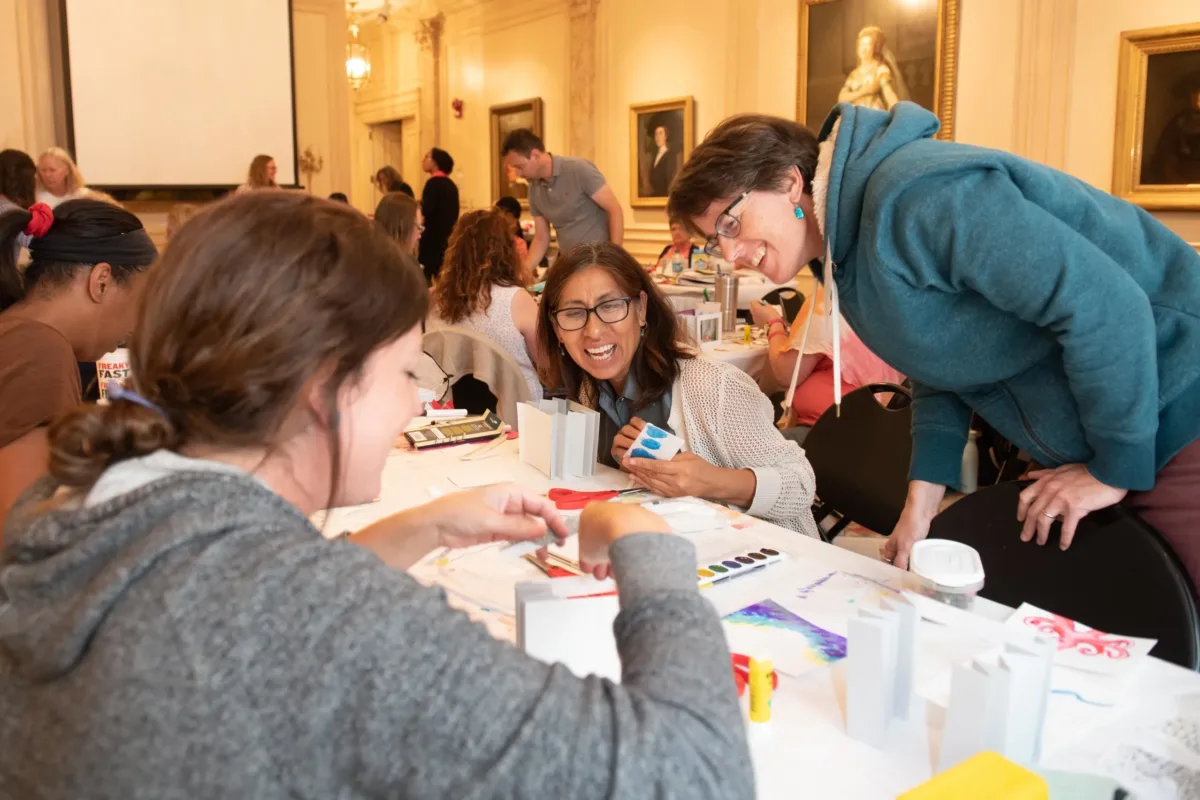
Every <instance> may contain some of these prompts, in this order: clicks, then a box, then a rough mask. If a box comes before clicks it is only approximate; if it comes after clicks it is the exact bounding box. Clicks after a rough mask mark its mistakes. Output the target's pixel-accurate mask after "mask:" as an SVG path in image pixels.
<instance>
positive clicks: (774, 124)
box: [667, 114, 817, 235]
mask: <svg viewBox="0 0 1200 800" xmlns="http://www.w3.org/2000/svg"><path fill="white" fill-rule="evenodd" d="M792 167H796V168H797V169H799V170H800V176H801V177H802V178H804V191H805V192H806V193H811V192H812V179H813V173H815V172H816V170H817V137H816V136H814V135H813V132H812V131H810V130H809V129H808V128H806V127H804V126H803V125H801V124H800V123H798V122H793V121H791V120H788V119H783V118H782V117H770V116H767V115H765V114H742V115H740V116H736V117H730V118H729V119H727V120H725V121H724V122H722V123H721V124H720V125H718V126H717V127H716V128H715V129H714V130H713V131H712V133H710V134H708V136H705V137H704V141H703V142H701V143H700V146H699V147H697V148H696V149H695V150H693V151H692V155H691V158H689V159H688V160H687V163H686V164H684V165H683V169H682V170H680V171H679V175H678V176H676V178H675V182H674V183H673V184H672V186H671V196H670V198H669V199H668V200H667V216H668V217H679V218H680V219H681V220H682V221H683V223H684V224H685V225H687V227H688V228H689V229H690V230H691V231H692V233H695V234H699V235H703V231H701V230H700V229H699V228H697V227H696V224H695V222H694V220H695V219H696V218H697V217H702V216H704V214H705V212H707V211H708V207H709V206H711V205H712V204H713V203H714V202H715V201H717V200H721V199H723V198H726V197H735V196H736V195H739V194H741V193H742V192H750V191H757V190H763V189H768V190H776V191H778V190H780V189H782V188H783V182H784V180H785V178H786V176H787V172H788V170H790V169H791V168H792Z"/></svg>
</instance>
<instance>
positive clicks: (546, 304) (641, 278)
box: [538, 242, 694, 411]
mask: <svg viewBox="0 0 1200 800" xmlns="http://www.w3.org/2000/svg"><path fill="white" fill-rule="evenodd" d="M589 267H599V268H600V269H602V270H604V271H605V272H607V273H608V274H610V275H612V277H613V280H615V281H616V282H617V286H619V287H620V289H621V291H622V292H623V293H624V294H625V295H627V296H629V297H638V295H639V293H641V292H645V293H646V335H645V336H643V337H642V340H641V343H640V344H639V346H638V349H637V353H636V354H634V357H633V363H632V364H631V365H630V367H629V369H630V371H631V372H632V374H633V376H634V379H635V380H636V381H637V385H638V387H639V389H640V390H641V396H640V397H638V399H637V402H636V403H635V404H634V410H635V411H636V410H640V409H642V408H645V407H646V406H648V405H650V404H651V403H653V402H654V401H655V400H658V398H660V397H662V396H663V395H664V394H666V393H667V392H668V391H670V390H671V386H672V385H673V384H674V383H675V378H676V377H677V376H678V375H679V362H680V361H682V360H685V359H689V358H692V357H693V356H694V354H693V353H692V352H691V351H690V350H689V349H687V348H686V347H685V346H684V345H683V344H682V343H681V337H680V331H679V318H678V317H677V316H676V315H675V309H674V308H673V307H672V306H671V304H670V303H669V302H668V301H667V299H666V298H665V297H664V296H663V294H662V292H660V291H659V290H658V287H657V286H656V285H655V284H654V281H652V280H651V279H650V275H649V273H648V272H647V271H646V270H645V268H643V267H642V265H641V264H639V263H638V262H637V259H635V258H634V257H633V256H631V255H629V253H627V252H626V251H625V249H624V248H622V247H620V246H618V245H615V244H610V243H608V242H603V243H598V244H581V245H577V246H575V247H573V248H571V249H570V250H568V251H567V252H566V253H563V254H561V255H560V256H559V257H558V258H557V259H556V260H555V262H554V266H552V267H551V268H550V271H549V272H548V273H546V289H545V291H544V292H543V293H542V301H541V303H540V304H539V305H538V345H539V349H540V350H541V352H543V353H546V354H547V355H546V358H545V363H543V364H542V365H541V367H542V370H541V373H542V374H541V378H542V382H543V383H545V384H546V386H549V387H552V388H561V389H565V390H566V392H567V396H568V397H570V398H571V399H572V400H579V399H580V398H581V397H583V396H585V395H586V396H588V397H594V396H595V394H596V389H597V386H596V379H595V378H593V377H592V376H591V375H589V374H588V373H587V372H584V370H583V369H582V368H581V367H580V366H579V365H578V364H576V363H575V361H574V360H573V359H572V358H571V356H570V355H568V354H567V352H566V349H565V348H563V347H561V346H560V345H561V344H562V342H561V341H560V340H559V338H558V328H557V327H556V326H555V324H554V318H553V316H552V315H553V313H554V312H555V311H557V310H558V304H559V301H560V300H561V299H562V293H563V288H564V287H565V286H566V285H567V281H569V280H570V279H571V278H572V277H573V276H575V275H576V274H578V273H579V272H582V271H583V270H585V269H587V268H589ZM631 313H632V312H631Z"/></svg>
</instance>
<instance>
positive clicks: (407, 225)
mask: <svg viewBox="0 0 1200 800" xmlns="http://www.w3.org/2000/svg"><path fill="white" fill-rule="evenodd" d="M375 224H376V225H378V226H379V227H380V229H381V230H383V232H384V233H386V234H387V235H388V236H391V237H392V238H393V239H395V240H396V241H397V242H399V243H400V249H401V250H403V251H404V252H406V253H408V254H409V255H411V256H412V257H413V258H416V256H417V245H418V244H419V243H420V241H421V232H422V231H424V230H425V217H424V216H423V215H422V214H421V206H420V204H419V203H418V202H417V201H416V200H414V199H413V198H412V195H408V194H405V193H404V192H389V193H387V194H385V195H384V196H383V199H382V200H380V201H379V205H377V206H375Z"/></svg>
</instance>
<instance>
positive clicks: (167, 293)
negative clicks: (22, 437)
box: [50, 192, 428, 493]
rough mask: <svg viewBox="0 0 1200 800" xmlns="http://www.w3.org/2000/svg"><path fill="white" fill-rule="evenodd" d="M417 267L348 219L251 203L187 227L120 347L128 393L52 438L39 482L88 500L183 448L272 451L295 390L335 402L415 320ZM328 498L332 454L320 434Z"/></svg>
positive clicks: (237, 202)
mask: <svg viewBox="0 0 1200 800" xmlns="http://www.w3.org/2000/svg"><path fill="white" fill-rule="evenodd" d="M427 304H428V296H427V293H426V289H425V279H424V276H423V275H422V273H421V271H420V269H419V268H418V267H417V265H416V262H415V261H414V260H413V259H412V258H411V257H410V256H408V255H406V254H404V253H402V252H401V251H400V248H398V247H396V245H395V243H394V242H392V241H391V239H389V238H388V237H387V236H385V235H384V234H383V233H381V232H380V231H379V230H378V229H377V228H376V227H375V226H374V225H372V224H371V222H370V221H369V220H368V219H367V218H366V217H364V216H363V215H362V214H359V213H358V212H357V211H355V210H354V209H352V208H348V207H346V206H344V205H342V204H340V203H333V202H330V201H328V200H322V199H318V198H315V197H312V196H310V195H307V194H304V193H302V192H250V193H244V194H240V195H235V196H232V197H230V198H228V199H226V200H222V201H221V202H219V203H217V204H215V205H213V206H212V207H211V208H208V209H206V210H205V212H204V213H203V214H199V215H197V216H196V217H195V218H194V219H192V220H191V221H190V222H189V223H188V224H187V225H184V226H183V228H181V229H180V231H179V233H178V234H177V235H176V236H175V238H173V239H172V240H171V246H170V247H168V248H167V250H166V251H165V253H164V254H163V256H162V258H161V259H160V261H159V263H158V266H157V267H156V268H154V269H153V270H152V271H151V273H150V276H149V278H148V283H147V285H146V289H145V294H144V295H143V297H142V300H141V304H140V305H139V307H138V322H137V328H136V330H135V332H134V335H133V340H132V342H131V343H130V346H129V351H130V366H131V371H132V374H133V381H134V383H135V384H136V387H137V391H138V392H139V393H141V395H142V396H143V397H145V398H146V399H147V400H149V401H150V402H151V403H154V404H155V405H157V406H158V407H159V408H161V409H162V412H163V413H162V414H159V413H156V412H155V411H153V410H151V409H148V408H145V407H143V406H141V405H138V404H136V403H132V402H129V401H122V400H118V401H116V402H113V403H111V404H110V405H107V406H99V405H89V406H81V407H80V408H78V409H77V410H75V411H73V412H71V413H70V414H68V415H66V416H65V417H63V418H62V419H60V420H59V421H57V422H56V423H55V424H54V425H53V426H52V427H51V428H50V450H51V453H50V473H51V475H53V476H54V477H55V478H56V479H57V480H58V481H59V482H60V483H62V484H64V485H67V486H80V487H84V486H90V485H91V484H92V483H94V482H95V480H96V479H97V478H98V477H99V476H100V475H101V473H103V472H104V470H105V469H106V468H107V467H108V466H110V465H111V464H113V463H115V462H118V461H121V460H124V459H128V458H135V457H137V456H141V455H146V454H149V453H152V452H154V451H155V450H159V449H164V448H165V449H169V450H176V449H178V448H179V447H180V446H182V445H184V444H207V445H215V446H223V447H252V446H266V447H273V446H275V445H277V444H279V443H280V438H281V437H282V436H283V433H282V430H281V429H282V426H283V423H284V421H285V419H286V418H287V416H288V414H289V413H290V412H291V410H292V408H293V407H294V406H295V404H296V401H297V398H298V396H299V395H300V393H301V392H302V391H303V390H304V387H305V385H306V384H308V383H309V382H310V381H312V380H314V379H316V378H317V377H318V376H322V375H324V374H325V373H326V372H327V373H328V377H327V378H326V379H325V382H324V386H323V390H324V392H325V395H326V397H328V398H329V401H330V404H331V408H336V405H335V404H336V398H337V393H338V391H339V389H340V388H341V387H342V386H343V385H344V384H346V383H348V382H351V381H353V380H355V379H356V378H357V376H358V373H359V370H360V369H361V368H362V366H363V364H364V362H365V361H366V360H367V357H368V356H369V355H370V354H371V353H372V352H374V351H375V350H376V349H377V348H378V347H380V346H381V345H383V344H386V343H388V342H390V341H394V340H395V339H397V338H398V337H400V336H401V335H403V334H404V333H406V332H407V331H409V330H411V329H412V328H413V327H414V326H416V325H418V324H420V322H421V320H422V319H423V318H424V316H425V311H426V307H427ZM329 428H330V430H329V432H328V434H329V441H330V448H331V454H332V458H333V468H332V472H333V475H334V478H335V479H334V481H333V482H332V483H331V486H330V492H331V493H332V492H333V491H335V490H336V485H337V481H336V477H337V475H338V473H339V470H340V463H339V460H340V451H339V448H338V444H337V442H338V435H337V434H338V431H337V418H336V416H335V417H334V418H333V419H332V420H331V421H330V423H329Z"/></svg>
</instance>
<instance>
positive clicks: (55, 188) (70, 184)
mask: <svg viewBox="0 0 1200 800" xmlns="http://www.w3.org/2000/svg"><path fill="white" fill-rule="evenodd" d="M37 177H38V180H37V182H38V193H37V201H38V202H39V203H45V204H46V205H48V206H50V208H55V207H56V206H57V205H58V204H59V203H63V202H66V201H67V200H74V199H75V198H77V197H87V196H88V188H87V183H86V182H85V181H84V180H83V174H82V173H81V172H80V171H79V167H77V166H75V161H74V160H73V159H72V158H71V154H70V153H68V152H67V151H66V150H63V149H62V148H61V147H51V148H50V149H48V150H46V151H45V152H44V153H42V154H41V155H40V156H38V162H37Z"/></svg>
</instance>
